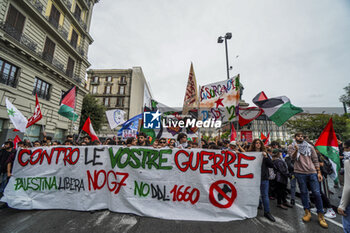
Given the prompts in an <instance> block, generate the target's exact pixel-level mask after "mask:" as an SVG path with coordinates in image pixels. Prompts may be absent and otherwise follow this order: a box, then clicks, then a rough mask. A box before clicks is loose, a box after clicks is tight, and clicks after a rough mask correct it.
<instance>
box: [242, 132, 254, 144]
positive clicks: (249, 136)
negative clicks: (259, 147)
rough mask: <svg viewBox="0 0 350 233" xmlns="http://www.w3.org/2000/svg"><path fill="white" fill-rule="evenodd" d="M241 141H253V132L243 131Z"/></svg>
mask: <svg viewBox="0 0 350 233" xmlns="http://www.w3.org/2000/svg"><path fill="white" fill-rule="evenodd" d="M241 142H253V132H252V131H241Z"/></svg>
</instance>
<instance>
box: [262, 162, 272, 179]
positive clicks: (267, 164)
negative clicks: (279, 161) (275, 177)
mask: <svg viewBox="0 0 350 233" xmlns="http://www.w3.org/2000/svg"><path fill="white" fill-rule="evenodd" d="M268 168H273V163H272V160H271V159H270V158H269V157H267V158H265V157H264V158H263V161H262V164H261V180H268V179H269V169H268Z"/></svg>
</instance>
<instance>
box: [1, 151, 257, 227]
mask: <svg viewBox="0 0 350 233" xmlns="http://www.w3.org/2000/svg"><path fill="white" fill-rule="evenodd" d="M261 162H262V155H261V153H260V152H248V153H244V154H235V153H233V152H230V151H226V150H204V149H203V150H200V149H192V150H182V149H170V148H162V149H154V148H152V147H121V146H86V147H83V146H82V147H68V146H56V147H43V148H31V149H22V150H20V151H19V152H18V153H17V156H16V160H15V162H14V168H13V176H12V177H11V179H10V181H9V183H8V185H7V187H6V189H5V192H4V197H3V199H2V201H5V202H7V203H8V205H9V206H10V207H12V208H18V209H70V210H80V211H89V210H98V209H109V210H111V211H115V212H121V213H134V214H137V215H140V216H150V217H157V218H164V219H177V220H198V221H231V220H239V219H244V218H252V217H255V216H256V214H257V207H258V203H259V194H260V168H261Z"/></svg>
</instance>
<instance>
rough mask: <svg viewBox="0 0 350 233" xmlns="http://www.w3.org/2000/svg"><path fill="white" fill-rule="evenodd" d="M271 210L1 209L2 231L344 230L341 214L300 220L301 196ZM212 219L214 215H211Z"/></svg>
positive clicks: (222, 232) (273, 203)
mask: <svg viewBox="0 0 350 233" xmlns="http://www.w3.org/2000/svg"><path fill="white" fill-rule="evenodd" d="M270 205H271V213H272V214H273V215H274V216H275V218H276V222H275V223H271V222H270V221H268V220H267V219H266V218H264V217H263V213H262V211H261V210H259V212H258V216H257V217H256V218H252V219H246V220H242V221H231V222H215V221H214V222H199V221H198V222H197V221H174V220H163V219H156V218H149V217H141V216H136V215H132V214H122V213H114V212H110V211H108V210H101V211H95V212H80V211H69V210H16V209H11V208H4V206H2V208H1V209H0V232H1V233H50V232H54V233H59V232H62V233H63V232H64V233H70V232H72V233H73V232H74V233H80V232H81V233H83V232H84V233H87V232H94V233H98V232H101V233H102V232H123V233H124V232H125V233H126V232H128V233H136V232H140V233H141V232H142V233H147V232H152V233H157V232H162V233H164V232H169V233H175V232H186V233H192V232H193V233H203V232H217V233H225V232H244V233H250V232H252V233H253V232H269V233H270V232H273V233H274V232H276V233H277V232H278V233H279V232H317V233H322V232H328V233H330V232H332V233H336V232H343V230H342V225H341V217H340V216H337V218H335V219H332V220H327V222H328V225H329V228H328V229H323V228H322V227H321V226H319V224H318V221H317V215H316V214H313V215H312V220H311V222H309V223H303V222H302V220H301V217H302V216H303V213H304V211H303V209H302V206H301V203H300V200H299V199H298V200H297V204H296V206H295V207H294V208H293V209H288V210H282V209H280V208H277V207H276V201H271V203H270ZM213 220H215V219H213Z"/></svg>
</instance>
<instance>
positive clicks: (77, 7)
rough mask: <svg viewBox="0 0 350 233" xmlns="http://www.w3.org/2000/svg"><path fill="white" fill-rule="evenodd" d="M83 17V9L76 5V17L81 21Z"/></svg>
mask: <svg viewBox="0 0 350 233" xmlns="http://www.w3.org/2000/svg"><path fill="white" fill-rule="evenodd" d="M80 16H81V9H80V7H79V6H78V4H76V5H75V11H74V17H75V18H76V19H77V20H79V19H80Z"/></svg>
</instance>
